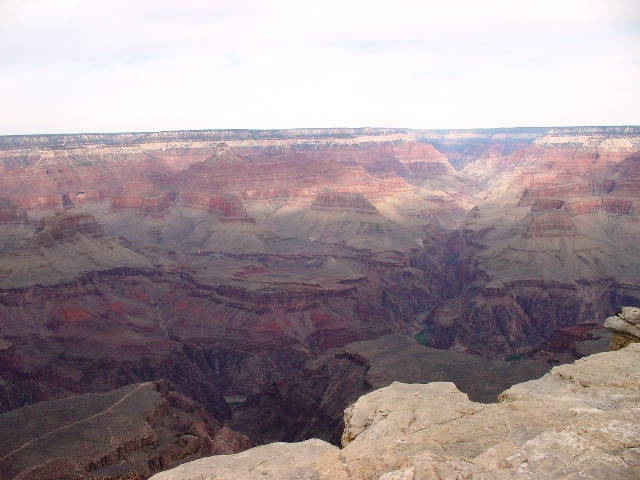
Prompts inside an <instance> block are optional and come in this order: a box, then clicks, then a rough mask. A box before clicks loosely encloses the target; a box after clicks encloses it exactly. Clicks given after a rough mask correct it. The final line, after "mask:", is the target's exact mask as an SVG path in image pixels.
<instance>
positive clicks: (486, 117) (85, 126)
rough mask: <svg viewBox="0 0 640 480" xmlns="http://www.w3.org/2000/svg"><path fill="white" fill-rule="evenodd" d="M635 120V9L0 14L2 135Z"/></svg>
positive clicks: (424, 6) (116, 1) (402, 4)
mask: <svg viewBox="0 0 640 480" xmlns="http://www.w3.org/2000/svg"><path fill="white" fill-rule="evenodd" d="M622 124H627V125H628V124H635V125H638V124H640V0H550V1H548V0H536V1H530V0H442V1H440V0H422V1H417V0H353V1H350V0H318V1H316V0H295V1H294V0H182V1H177V0H109V1H106V0H102V1H98V0H93V1H92V0H0V134H16V133H20V134H22V133H25V134H26V133H72V132H112V131H157V130H175V129H207V128H294V127H361V126H372V127H373V126H380V127H411V128H473V127H508V126H553V125H622Z"/></svg>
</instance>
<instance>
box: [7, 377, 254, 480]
mask: <svg viewBox="0 0 640 480" xmlns="http://www.w3.org/2000/svg"><path fill="white" fill-rule="evenodd" d="M25 419H29V420H28V421H25ZM249 447H251V442H250V441H249V439H247V438H246V437H244V436H242V435H240V434H238V433H236V432H234V431H233V430H231V429H229V428H228V427H226V426H224V425H222V424H221V423H220V421H218V420H217V419H215V418H214V417H213V416H211V415H210V414H209V413H207V412H206V411H205V410H204V408H202V406H200V405H199V404H198V403H196V402H194V401H193V400H191V399H189V398H187V397H184V396H182V395H180V394H178V393H176V392H174V391H172V390H171V389H170V388H169V386H168V384H167V383H166V382H164V381H159V382H154V383H151V382H149V383H141V384H133V385H129V386H126V387H123V388H121V389H118V390H114V391H110V392H107V393H103V394H92V395H83V396H79V397H72V398H68V399H64V400H54V401H48V402H41V403H37V404H34V405H31V406H29V407H23V408H21V409H17V410H13V411H11V412H9V413H5V414H3V415H0V476H2V478H15V479H20V480H53V479H58V478H61V475H64V478H74V479H83V480H93V479H104V478H147V477H148V476H149V475H151V474H153V473H155V472H158V471H160V470H164V469H166V468H170V467H171V466H175V465H179V464H180V463H183V462H185V461H188V460H193V459H196V458H200V457H203V456H209V455H217V454H230V453H236V452H239V451H242V450H245V449H246V448H249Z"/></svg>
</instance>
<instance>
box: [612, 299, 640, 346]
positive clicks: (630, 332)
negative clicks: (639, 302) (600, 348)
mask: <svg viewBox="0 0 640 480" xmlns="http://www.w3.org/2000/svg"><path fill="white" fill-rule="evenodd" d="M604 328H606V329H607V330H609V331H610V332H611V333H612V334H613V338H612V339H611V346H610V347H609V350H620V349H621V348H624V347H626V346H627V345H629V344H630V343H639V342H640V308H634V307H622V310H621V311H620V312H619V313H618V314H617V315H615V316H613V317H608V318H607V319H606V320H605V322H604Z"/></svg>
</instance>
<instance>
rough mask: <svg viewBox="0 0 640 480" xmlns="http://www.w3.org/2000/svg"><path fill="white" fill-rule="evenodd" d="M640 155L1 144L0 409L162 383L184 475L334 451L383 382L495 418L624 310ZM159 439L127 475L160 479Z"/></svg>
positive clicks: (541, 149)
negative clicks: (458, 398) (216, 463)
mask: <svg viewBox="0 0 640 480" xmlns="http://www.w3.org/2000/svg"><path fill="white" fill-rule="evenodd" d="M639 152H640V128H638V127H576V128H522V129H495V130H491V129H484V130H430V131H428V130H405V129H298V130H282V131H280V130H268V131H267V130H265V131H257V130H256V131H253V130H219V131H183V132H159V133H126V134H124V133H123V134H86V135H43V136H5V137H0V170H1V175H0V192H2V194H1V195H0V196H1V197H2V198H1V199H0V413H3V414H4V415H10V414H12V412H17V411H18V410H17V409H19V408H41V409H44V410H47V409H52V410H56V409H57V408H58V407H57V406H56V405H58V406H59V405H61V403H59V402H63V401H66V400H65V399H69V398H84V399H85V400H82V401H83V402H85V401H88V402H89V404H92V402H93V400H91V399H95V398H98V397H96V395H118V394H117V393H113V392H121V391H123V390H121V389H123V388H125V389H126V388H132V387H127V386H128V385H133V384H137V385H147V386H148V385H155V383H149V382H159V381H160V380H165V381H166V382H168V385H170V388H169V387H166V388H165V387H162V388H165V390H163V391H160V390H157V389H156V390H153V389H152V387H150V386H149V387H146V386H145V387H144V388H145V389H149V392H147V393H148V397H145V398H148V399H149V400H148V401H149V402H151V403H153V402H160V401H161V400H159V398H160V397H162V396H164V397H163V398H165V400H166V396H167V395H169V393H167V392H171V393H170V395H171V398H173V399H174V400H175V399H176V398H180V399H182V398H184V399H186V400H180V401H179V402H178V401H177V400H175V401H176V402H178V403H180V402H182V403H180V405H183V404H184V405H186V404H187V403H188V404H189V405H194V407H193V408H194V409H196V410H197V412H199V413H198V415H200V417H198V418H199V420H198V421H197V422H196V421H195V420H193V419H191V420H189V422H191V423H190V425H191V424H193V423H194V422H196V423H198V422H200V423H203V422H204V423H203V424H206V425H207V427H206V429H208V430H206V431H207V432H208V433H207V434H206V435H205V434H204V433H202V432H203V430H202V429H200V430H198V429H196V430H198V432H200V433H197V434H194V433H184V431H183V432H182V433H181V435H191V436H194V437H197V439H198V440H194V439H193V438H191V437H189V438H187V439H186V440H184V442H186V443H184V445H188V448H187V447H185V448H184V449H183V450H184V452H191V453H184V455H183V456H182V457H180V459H179V460H180V461H182V460H185V461H186V460H190V459H194V458H196V457H195V456H193V455H200V454H197V453H196V450H193V451H191V450H190V449H191V447H194V446H195V445H196V444H197V451H198V452H199V451H200V450H201V449H202V452H203V453H202V455H204V454H205V453H204V452H205V450H206V449H205V448H204V447H202V445H205V443H206V442H210V443H211V442H213V443H214V444H216V445H218V444H220V445H222V443H224V442H226V441H228V442H229V445H231V446H230V447H229V449H235V450H233V451H234V452H235V451H239V450H240V449H242V448H245V447H247V446H249V445H250V442H251V441H253V442H254V443H265V442H271V441H278V440H286V441H300V440H305V439H308V438H311V437H317V438H322V439H324V440H328V441H329V440H331V441H333V442H334V443H337V442H338V441H339V438H340V436H341V435H342V428H343V427H344V425H343V424H342V423H341V418H342V411H343V410H344V408H345V407H346V406H347V405H348V404H349V403H352V402H354V401H355V400H357V398H358V397H360V396H361V395H362V394H364V393H367V392H369V391H371V390H374V389H378V388H381V387H385V386H388V385H390V384H392V383H393V382H394V381H402V382H410V383H413V382H415V383H425V382H429V381H449V382H454V383H455V384H456V385H457V387H458V388H459V389H460V390H461V391H463V392H464V393H466V394H468V395H469V397H470V398H471V400H473V401H483V402H491V401H494V400H495V398H496V396H497V395H498V394H499V393H500V392H502V391H503V390H505V389H507V388H508V387H510V386H511V385H512V384H515V383H519V382H523V381H526V380H529V379H532V378H539V377H540V376H542V375H543V374H544V373H546V372H547V371H548V370H549V369H551V367H552V366H553V365H556V364H559V363H568V362H572V361H574V360H576V359H578V358H581V357H583V356H586V355H590V354H592V353H596V352H600V351H604V350H606V349H607V348H608V345H609V343H610V334H608V333H607V332H606V331H605V330H604V329H603V328H602V327H601V324H602V323H603V321H604V320H605V318H606V317H608V316H610V315H612V314H613V313H614V312H615V311H616V310H618V309H619V308H620V307H621V306H630V307H633V306H640V241H639V240H640V216H639V215H640V206H639V202H640V190H639V188H640V153H639ZM161 385H165V386H166V384H165V383H162V384H161ZM141 388H142V387H141ZM118 389H120V390H118ZM151 390H153V392H155V393H153V392H152V391H151ZM161 390H162V389H161ZM145 391H146V390H145ZM108 392H111V393H108ZM158 392H159V393H158ZM87 394H90V395H89V396H86V395H87ZM81 395H85V396H84V397H79V396H81ZM92 395H93V396H92ZM87 399H89V400H87ZM165 400H162V401H165ZM78 401H80V400H78ZM145 401H146V400H145ZM172 401H173V400H172ZM38 402H40V403H38ZM51 402H53V403H51ZM189 402H193V403H189ZM174 403H175V402H174ZM172 405H173V404H172ZM184 405H183V406H184ZM196 406H197V407H196ZM83 408H84V407H83ZM86 408H89V407H86ZM172 408H173V407H172ZM181 408H182V407H181ZM189 408H191V407H189ZM200 409H201V410H200ZM187 410H188V411H189V412H191V413H193V412H192V410H189V409H187ZM56 411H57V410H56ZM181 411H182V410H181ZM193 411H195V410H193ZM165 413H166V412H165ZM129 414H131V415H133V416H134V417H135V416H138V417H139V416H140V415H143V414H142V413H141V412H140V411H137V410H136V411H135V412H131V413H123V415H129ZM180 415H182V414H180ZM205 416H206V419H205V420H206V421H205V420H202V419H203V418H205ZM138 417H136V418H138ZM185 422H187V420H185ZM207 422H208V423H207ZM223 422H226V423H227V424H228V425H229V426H222V424H223ZM105 428H106V427H105ZM109 428H111V427H109ZM145 428H147V427H145ZM148 428H155V427H153V425H152V426H151V427H148ZM181 428H182V427H181ZM185 428H186V427H185ZM190 428H191V427H190ZM194 428H195V427H193V428H192V430H190V431H195V430H194ZM203 428H204V427H203ZM222 428H223V429H226V430H224V432H225V434H224V435H223V436H222V437H220V439H219V442H218V440H215V439H216V438H218V437H216V435H217V433H216V432H217V431H218V429H222ZM231 429H233V430H231ZM183 430H184V429H183ZM172 431H173V430H172ZM238 432H241V433H242V434H245V435H247V436H248V437H249V439H247V438H246V437H243V436H242V435H241V433H238ZM165 434H166V435H165ZM174 434H177V433H172V435H174ZM162 435H165V437H166V438H169V437H170V435H169V434H168V433H166V432H164V433H162V434H157V438H165V437H163V436H162ZM167 435H168V436H167ZM205 437H206V438H207V439H208V440H206V441H205ZM25 441H26V440H25ZM96 441H97V440H96ZM100 441H102V440H100ZM123 441H124V440H123ZM126 441H129V440H126ZM154 442H155V443H154V449H157V450H158V452H161V453H158V454H157V455H156V456H153V455H152V456H150V457H148V458H147V457H144V455H142V454H138V453H135V452H134V453H135V454H132V457H131V459H129V457H126V458H127V459H126V462H128V463H127V464H130V465H134V466H132V467H131V470H130V471H133V470H135V469H138V470H136V471H140V472H143V474H144V475H146V476H149V475H151V473H155V472H156V471H159V470H160V467H157V468H156V467H155V466H153V465H151V466H150V464H149V463H148V462H149V461H151V460H152V459H153V458H160V460H158V461H159V462H161V464H162V465H161V466H162V469H163V468H168V467H169V466H174V463H175V462H174V463H171V462H169V463H167V462H168V460H167V458H170V457H171V456H172V455H179V454H180V453H179V452H177V451H176V452H177V453H176V452H174V450H175V448H173V447H172V448H173V450H172V449H169V450H166V449H165V450H166V451H167V452H169V451H170V452H169V453H166V452H165V450H163V449H164V448H165V447H162V445H163V443H162V442H164V440H162V441H161V440H157V441H156V440H154ZM189 442H192V443H193V444H192V443H189ZM194 442H195V443H194ZM203 442H204V443H203ZM216 442H218V443H216ZM169 443H171V441H170V442H169ZM175 445H177V443H174V446H175ZM184 445H183V446H184ZM207 445H209V444H208V443H207ZM7 448H8V447H7ZM82 448H88V447H82ZM92 448H93V447H92ZM96 448H97V447H96ZM100 448H102V447H100ZM100 448H98V449H96V450H95V451H94V450H91V451H92V452H93V453H92V454H91V455H93V456H94V457H95V456H96V455H97V456H99V455H103V456H104V455H112V453H109V452H107V450H104V449H102V450H101V449H100ZM105 448H106V447H105ZM167 448H169V447H167ZM194 448H195V447H194ZM207 448H208V450H206V452H210V453H206V454H207V455H208V454H211V453H216V452H217V450H215V449H212V448H209V447H207ZM224 448H227V447H224ZM224 448H223V447H220V449H219V450H220V451H223V450H224ZM132 451H133V450H132ZM181 451H182V450H181ZM228 451H231V450H228ZM136 452H137V450H136ZM163 452H164V453H163ZM87 455H88V454H87ZM145 455H146V454H145ZM162 455H165V456H164V457H163V456H162ZM202 455H200V456H202ZM112 456H113V455H112ZM143 457H144V459H143ZM87 458H89V457H86V458H85V457H82V459H76V460H73V462H75V463H74V465H75V466H74V467H73V468H78V469H79V470H78V472H81V471H89V470H87V468H88V467H87V465H89V463H87V462H85V460H86V459H87ZM92 458H93V457H92ZM105 458H106V457H105ZM109 458H111V457H109ZM114 458H115V457H114ZM118 458H120V457H118ZM122 458H125V457H122ZM15 461H16V462H17V461H18V460H15ZM51 461H53V460H51ZM90 461H94V460H90ZM83 462H84V463H83ZM114 462H115V460H114ZM141 462H142V463H141ZM144 462H147V463H146V464H145V463H144ZM162 462H164V463H162ZM45 463H46V462H45ZM143 464H144V465H146V466H144V465H143ZM42 465H44V463H43V464H42ZM140 465H143V466H140ZM103 467H104V468H107V467H109V465H107V464H105V465H103V466H101V467H100V468H103ZM152 467H153V468H152ZM0 468H7V469H9V470H7V471H11V472H18V471H22V470H20V468H23V469H27V468H29V469H33V468H40V467H39V466H37V465H35V464H34V465H31V464H29V465H27V463H25V464H24V465H23V466H22V467H20V466H19V465H13V464H12V465H8V466H3V464H2V462H1V461H0ZM42 468H44V467H42ZM47 468H49V467H47ZM56 468H58V467H56V464H53V463H52V464H51V472H54V473H55V471H56ZM60 468H62V467H60ZM92 468H93V467H92ZM109 468H111V467H109ZM83 469H84V470H83ZM25 471H26V470H25ZM33 471H36V470H33ZM38 471H39V470H38ZM114 472H115V470H114ZM12 474H13V473H12ZM25 475H26V474H25ZM34 475H35V474H34ZM43 475H44V474H43ZM52 475H53V473H52ZM78 475H79V476H78V477H77V478H94V477H92V476H88V474H87V476H85V477H83V476H82V475H84V474H83V473H78ZM92 475H93V474H92ZM105 475H106V474H105ZM117 475H120V473H118V474H117ZM117 475H116V473H113V478H124V477H117ZM122 475H124V473H122ZM21 478H22V477H21ZM24 478H32V477H27V476H25V477H24ZM33 478H36V477H33ZM41 478H45V477H41ZM46 478H49V477H46ZM51 478H55V477H51ZM95 478H100V477H98V476H96V477H95Z"/></svg>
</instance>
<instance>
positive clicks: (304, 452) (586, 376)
mask: <svg viewBox="0 0 640 480" xmlns="http://www.w3.org/2000/svg"><path fill="white" fill-rule="evenodd" d="M639 361H640V345H638V344H632V345H629V346H628V347H626V348H624V349H622V350H619V351H616V352H607V353H600V354H596V355H592V356H590V357H586V358H584V359H581V360H578V361H577V362H575V363H574V364H570V365H563V366H559V367H555V368H554V369H553V370H552V371H551V372H550V373H549V374H547V375H545V376H544V377H543V378H541V379H540V380H533V381H529V382H526V383H522V384H518V385H515V386H513V387H512V388H510V389H508V390H507V391H505V392H504V393H503V394H502V395H500V403H498V404H490V405H486V404H481V403H475V402H471V401H469V399H468V398H467V397H466V395H465V394H463V393H461V392H460V391H459V390H458V389H457V388H456V387H455V385H453V384H452V383H430V384H427V385H408V384H401V383H394V384H392V385H390V386H389V387H386V388H382V389H380V390H377V391H374V392H372V393H369V394H367V395H365V396H363V397H361V398H360V399H359V400H358V401H357V402H356V403H355V404H353V405H352V406H351V407H349V408H348V409H347V410H346V411H345V430H344V434H343V437H342V444H343V448H342V450H339V449H338V448H336V447H333V446H331V445H328V444H326V443H324V442H321V441H319V440H307V441H305V442H302V443H297V444H287V443H276V444H271V445H266V446H263V447H257V448H255V449H252V450H248V451H246V452H244V453H240V454H236V455H231V456H222V457H211V458H207V459H201V460H197V461H195V462H190V463H187V464H185V465H182V466H180V467H177V468H175V469H173V470H169V471H166V472H163V473H160V474H157V475H155V476H154V477H152V478H153V479H154V480H183V479H184V480H186V479H202V480H205V479H207V480H214V479H215V480H222V479H232V478H246V479H258V478H274V479H290V480H293V479H307V478H309V479H311V478H315V479H320V480H321V479H347V478H348V479H382V480H436V479H443V478H452V479H453V478H457V479H458V478H459V479H516V478H517V479H532V480H533V479H543V478H544V479H560V478H562V479H578V478H581V479H594V480H596V479H598V480H600V479H604V478H606V479H634V478H638V476H640V411H639V410H638V404H639V402H640V373H639V371H638V368H637V365H638V362H639Z"/></svg>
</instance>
